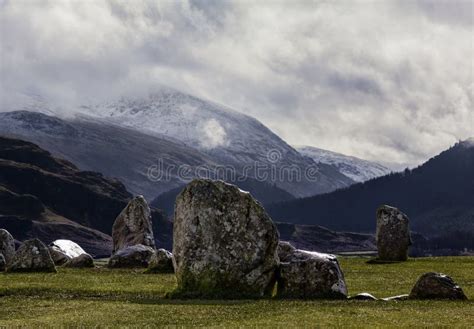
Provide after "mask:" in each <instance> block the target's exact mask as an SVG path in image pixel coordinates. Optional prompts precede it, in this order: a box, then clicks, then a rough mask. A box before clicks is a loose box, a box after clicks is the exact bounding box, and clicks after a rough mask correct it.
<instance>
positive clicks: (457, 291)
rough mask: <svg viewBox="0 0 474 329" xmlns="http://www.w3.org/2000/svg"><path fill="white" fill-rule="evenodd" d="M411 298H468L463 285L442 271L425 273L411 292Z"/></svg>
mask: <svg viewBox="0 0 474 329" xmlns="http://www.w3.org/2000/svg"><path fill="white" fill-rule="evenodd" d="M410 299H461V300H465V299H467V297H466V295H465V294H464V292H463V290H462V289H461V287H459V286H458V285H457V284H456V282H454V280H453V279H452V278H451V277H449V276H447V275H445V274H442V273H434V272H429V273H425V274H423V275H422V276H421V277H420V278H419V279H418V281H417V282H416V284H415V286H414V287H413V289H412V290H411V292H410Z"/></svg>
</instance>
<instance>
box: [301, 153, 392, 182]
mask: <svg viewBox="0 0 474 329" xmlns="http://www.w3.org/2000/svg"><path fill="white" fill-rule="evenodd" d="M295 149H296V150H297V151H298V152H300V153H301V154H302V155H304V156H307V157H310V158H311V159H313V160H314V161H315V162H316V163H325V164H327V165H331V166H334V167H336V168H337V169H338V170H339V171H340V172H341V173H342V174H344V175H346V176H347V177H349V178H350V179H352V180H354V181H355V182H359V183H360V182H365V181H367V180H370V179H372V178H376V177H380V176H384V175H387V174H389V173H390V172H391V171H392V170H390V169H389V168H387V167H385V166H382V165H381V164H378V163H376V162H371V161H367V160H363V159H359V158H356V157H353V156H348V155H344V154H340V153H336V152H332V151H327V150H323V149H319V148H316V147H312V146H295Z"/></svg>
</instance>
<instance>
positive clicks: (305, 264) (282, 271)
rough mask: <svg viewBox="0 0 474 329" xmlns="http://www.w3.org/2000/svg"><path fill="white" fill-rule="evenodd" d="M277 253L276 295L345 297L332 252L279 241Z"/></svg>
mask: <svg viewBox="0 0 474 329" xmlns="http://www.w3.org/2000/svg"><path fill="white" fill-rule="evenodd" d="M290 246H291V245H290ZM282 247H283V248H282ZM280 256H281V258H280V262H281V263H280V268H279V271H278V286H277V296H278V297H279V298H305V299H311V298H334V299H344V298H347V287H346V282H345V280H344V274H343V273H342V270H341V268H340V266H339V262H338V261H337V258H336V257H335V256H333V255H329V254H322V253H318V252H311V251H306V250H298V249H291V248H289V247H288V246H287V245H286V244H280Z"/></svg>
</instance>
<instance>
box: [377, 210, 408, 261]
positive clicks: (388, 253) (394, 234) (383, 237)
mask: <svg viewBox="0 0 474 329" xmlns="http://www.w3.org/2000/svg"><path fill="white" fill-rule="evenodd" d="M408 224H409V220H408V217H407V215H405V214H404V213H403V212H401V211H400V210H398V209H397V208H394V207H390V206H385V205H384V206H380V207H379V208H378V209H377V231H376V239H377V249H378V259H379V260H383V261H404V260H407V258H408V247H409V246H410V245H411V238H410V229H409V225H408Z"/></svg>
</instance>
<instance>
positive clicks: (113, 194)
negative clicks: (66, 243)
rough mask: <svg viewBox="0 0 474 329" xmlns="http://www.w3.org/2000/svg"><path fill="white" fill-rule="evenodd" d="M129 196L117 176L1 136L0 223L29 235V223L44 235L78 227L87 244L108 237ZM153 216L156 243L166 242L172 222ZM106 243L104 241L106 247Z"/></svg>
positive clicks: (51, 237) (60, 234)
mask: <svg viewBox="0 0 474 329" xmlns="http://www.w3.org/2000/svg"><path fill="white" fill-rule="evenodd" d="M130 198H131V194H130V193H128V191H127V190H126V189H125V187H124V186H123V184H122V183H120V182H118V181H115V180H111V179H106V178H104V177H103V176H102V175H101V174H99V173H95V172H87V171H80V170H79V169H77V167H76V166H75V165H73V164H72V163H70V162H68V161H65V160H62V159H58V158H54V157H52V156H51V154H50V153H49V152H47V151H45V150H43V149H41V148H39V147H38V146H37V145H35V144H33V143H29V142H25V141H22V140H18V139H12V138H6V137H1V136H0V216H2V221H0V223H8V225H9V226H11V227H15V225H20V226H22V227H23V228H24V230H23V233H24V234H25V235H27V236H28V235H30V236H34V234H33V233H31V232H28V228H29V230H30V231H31V230H33V231H36V232H43V233H45V232H49V233H50V235H49V236H48V239H47V240H54V239H55V238H64V237H65V236H66V235H67V236H70V235H71V232H74V231H77V232H78V234H79V233H81V232H83V235H87V234H89V236H90V239H91V240H92V241H91V243H92V242H93V240H94V239H96V240H97V241H101V240H102V241H105V242H107V241H109V242H110V240H108V239H109V238H110V237H108V236H106V234H107V235H108V234H110V232H111V229H112V224H113V222H114V221H115V218H116V217H117V215H118V214H119V213H120V212H121V211H122V209H123V208H124V207H125V206H126V204H127V202H128V200H129V199H130ZM152 218H153V222H154V224H155V226H156V228H157V230H156V235H155V238H156V239H157V240H158V241H157V242H158V244H161V245H165V246H169V242H170V241H171V240H170V232H171V223H169V222H168V221H167V220H165V218H164V217H163V215H162V214H161V213H160V212H159V211H157V210H153V211H152ZM52 225H54V228H53V226H52ZM73 227H75V228H73ZM66 231H67V232H66ZM98 231H100V232H102V233H100V232H98ZM66 233H67V234H66ZM43 236H44V234H43ZM79 238H81V237H79ZM82 239H83V237H82ZM45 242H48V241H45ZM92 244H93V243H92ZM85 247H86V248H87V246H85ZM109 247H110V244H109V245H107V244H104V246H103V248H104V251H107V248H109Z"/></svg>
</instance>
